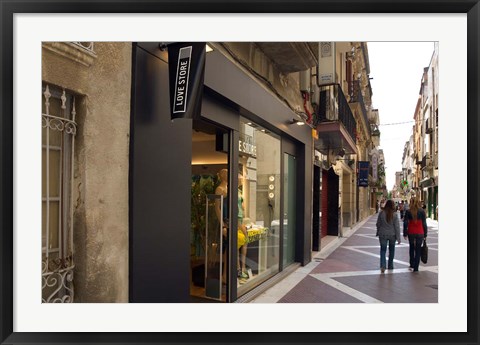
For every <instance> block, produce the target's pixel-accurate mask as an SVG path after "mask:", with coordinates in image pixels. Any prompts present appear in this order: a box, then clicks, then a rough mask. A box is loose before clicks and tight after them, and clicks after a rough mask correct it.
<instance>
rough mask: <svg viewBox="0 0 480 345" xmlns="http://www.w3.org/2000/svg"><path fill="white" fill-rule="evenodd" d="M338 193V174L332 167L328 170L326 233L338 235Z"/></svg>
mask: <svg viewBox="0 0 480 345" xmlns="http://www.w3.org/2000/svg"><path fill="white" fill-rule="evenodd" d="M338 193H339V176H338V175H337V174H336V173H335V170H334V169H333V168H330V169H329V170H328V207H327V212H328V228H327V234H328V235H333V236H338V225H339V223H338V221H339V207H338Z"/></svg>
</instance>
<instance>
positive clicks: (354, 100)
mask: <svg viewBox="0 0 480 345" xmlns="http://www.w3.org/2000/svg"><path fill="white" fill-rule="evenodd" d="M350 104H351V105H352V107H353V108H354V109H355V107H358V110H359V112H360V113H361V114H362V117H363V121H365V126H364V127H365V130H366V133H367V136H368V137H370V136H371V135H372V133H371V129H370V121H369V120H368V113H367V107H365V102H364V101H363V95H362V91H361V88H360V80H355V81H354V82H353V93H352V97H350Z"/></svg>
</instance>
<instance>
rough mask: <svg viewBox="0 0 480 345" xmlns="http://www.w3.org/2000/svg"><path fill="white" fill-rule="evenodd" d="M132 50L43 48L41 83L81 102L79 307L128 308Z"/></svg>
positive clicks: (76, 199)
mask: <svg viewBox="0 0 480 345" xmlns="http://www.w3.org/2000/svg"><path fill="white" fill-rule="evenodd" d="M131 62H132V45H131V43H97V42H95V47H94V54H92V53H89V52H88V51H82V50H81V49H76V48H75V46H73V45H71V44H69V43H44V44H43V49H42V80H43V81H44V82H45V83H48V84H49V85H55V86H57V87H60V88H65V89H66V90H67V91H69V92H71V93H73V94H76V95H77V96H76V110H77V124H78V130H77V135H76V138H75V166H74V181H73V204H74V247H75V253H74V263H75V266H76V267H75V276H74V286H75V300H74V301H75V302H128V170H129V134H130V89H131Z"/></svg>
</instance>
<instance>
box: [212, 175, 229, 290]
mask: <svg viewBox="0 0 480 345" xmlns="http://www.w3.org/2000/svg"><path fill="white" fill-rule="evenodd" d="M217 175H218V178H219V179H220V184H219V185H218V187H217V188H215V194H216V195H221V196H223V212H222V209H221V207H220V205H221V203H220V200H219V199H217V200H215V213H216V215H217V219H218V221H219V222H220V220H223V226H222V255H223V259H222V262H223V265H222V266H223V268H222V281H223V283H225V282H226V281H227V280H226V275H227V265H226V259H227V255H226V252H227V246H228V241H227V231H228V230H227V229H228V209H227V205H228V198H227V194H228V170H227V169H221V170H220V171H219V172H218V173H217ZM222 213H223V214H222Z"/></svg>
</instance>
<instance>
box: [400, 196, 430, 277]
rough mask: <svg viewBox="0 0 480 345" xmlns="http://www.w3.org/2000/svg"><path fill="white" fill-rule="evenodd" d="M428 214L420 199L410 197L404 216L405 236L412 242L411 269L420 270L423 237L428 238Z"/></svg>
mask: <svg viewBox="0 0 480 345" xmlns="http://www.w3.org/2000/svg"><path fill="white" fill-rule="evenodd" d="M427 231H428V229H427V216H426V214H425V211H424V210H423V208H421V207H420V201H419V200H418V199H416V198H412V199H410V207H409V210H408V211H407V212H406V213H405V217H404V218H403V238H405V239H407V236H408V242H409V244H410V269H411V270H413V272H418V265H419V264H420V256H421V254H422V243H423V239H424V238H427Z"/></svg>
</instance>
